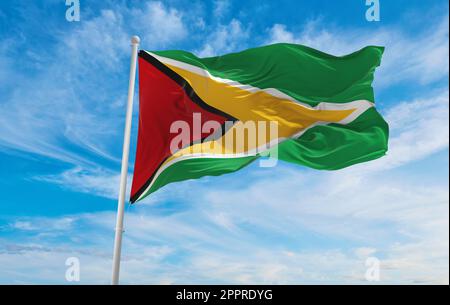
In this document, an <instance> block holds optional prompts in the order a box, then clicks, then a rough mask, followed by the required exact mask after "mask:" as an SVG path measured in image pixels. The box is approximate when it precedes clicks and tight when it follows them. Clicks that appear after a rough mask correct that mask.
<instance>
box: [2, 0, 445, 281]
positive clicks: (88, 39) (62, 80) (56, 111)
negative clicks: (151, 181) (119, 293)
mask: <svg viewBox="0 0 450 305" xmlns="http://www.w3.org/2000/svg"><path fill="white" fill-rule="evenodd" d="M64 2H65V1H63V0H47V1H33V2H30V1H26V2H24V1H12V0H2V1H1V3H0V84H1V86H0V169H1V171H0V188H1V193H2V197H1V199H0V283H67V282H66V281H65V277H64V275H65V270H66V266H65V261H66V259H67V258H68V257H73V256H74V257H78V258H79V259H80V263H81V283H108V282H109V280H110V269H111V253H112V246H113V235H114V231H113V230H114V217H115V209H116V204H117V202H116V197H117V190H118V175H119V170H120V158H121V150H122V137H123V125H124V116H125V102H126V94H127V82H128V69H129V55H130V54H129V53H130V49H129V38H130V36H131V35H133V34H138V35H140V37H141V40H142V44H141V47H142V48H143V49H150V50H161V49H184V50H188V51H192V52H194V53H196V54H198V55H202V56H211V55H218V54H225V53H228V52H233V51H238V50H242V49H245V48H249V47H255V46H260V45H264V44H269V43H273V42H281V41H283V42H292V43H300V44H306V45H308V46H311V47H315V48H318V49H320V50H322V51H325V52H329V53H332V54H335V55H343V54H347V53H350V52H353V51H355V50H357V49H359V48H361V47H362V46H365V45H368V44H377V45H383V46H385V47H386V52H385V54H384V57H383V61H382V65H381V67H380V68H379V69H378V70H377V73H376V76H375V78H376V80H375V84H374V87H375V92H376V102H377V108H378V110H379V111H380V112H381V113H382V114H383V115H384V116H385V117H386V119H387V121H388V122H389V124H390V127H391V138H390V151H389V154H388V155H387V156H386V157H384V158H382V159H379V160H376V161H373V162H369V163H366V164H362V165H358V166H354V167H351V168H348V169H345V170H341V171H336V172H322V171H314V170H310V169H307V168H302V167H298V166H291V165H287V164H283V163H279V164H278V166H277V167H276V168H270V169H264V168H259V167H257V164H255V165H254V166H250V167H248V168H246V169H244V170H242V171H239V172H237V173H234V174H229V175H226V176H222V177H214V178H208V177H206V178H202V179H199V180H195V181H186V182H181V183H177V184H173V185H170V186H168V187H166V188H164V189H162V190H160V191H158V192H157V193H155V194H153V195H152V196H149V198H147V199H146V200H145V201H144V202H142V203H139V204H136V205H133V206H127V208H126V216H125V235H124V245H123V258H124V260H123V265H122V273H121V279H122V282H124V283H181V284H183V283H266V284H272V283H368V282H367V281H366V280H365V278H364V274H365V272H366V266H365V261H366V259H367V257H370V256H375V257H377V258H378V259H379V260H380V261H381V283H448V280H449V273H448V269H449V268H448V255H449V235H448V232H449V216H448V215H449V210H448V207H449V190H448V175H449V173H448V156H449V155H448V154H449V151H448V141H449V134H448V127H449V119H448V117H449V99H448V81H449V79H448V64H449V62H448V55H449V49H448V18H449V17H448V2H447V1H426V2H425V1H418V0H417V1H410V0H408V1H407V0H396V1H387V0H380V7H381V20H380V21H379V22H367V20H366V19H365V11H366V9H367V7H366V6H365V1H362V0H361V1H356V0H345V1H325V0H320V1H299V0H297V1H286V0H283V1H280V0H279V1H253V0H250V1H245V5H243V2H242V1H195V0H189V1H184V0H173V1H92V0H91V1H83V0H81V1H80V3H81V20H80V21H79V22H67V20H66V19H65V12H66V9H67V7H66V6H65V4H64ZM136 101H137V100H136ZM135 106H136V107H135V111H134V117H133V119H134V121H133V128H132V137H131V162H130V176H129V177H130V178H131V169H132V164H133V162H132V161H133V157H134V151H135V147H136V135H137V124H136V123H137V120H136V119H137V102H136V103H135Z"/></svg>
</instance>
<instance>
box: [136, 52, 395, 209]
mask: <svg viewBox="0 0 450 305" xmlns="http://www.w3.org/2000/svg"><path fill="white" fill-rule="evenodd" d="M382 53H383V48H382V47H375V46H369V47H366V48H363V49H361V50H360V51H357V52H355V53H353V54H350V55H347V56H342V57H335V56H332V55H328V54H325V53H322V52H320V51H317V50H314V49H311V48H308V47H305V46H301V45H294V44H275V45H269V46H264V47H259V48H254V49H249V50H245V51H243V52H239V53H233V54H227V55H223V56H218V57H209V58H198V57H196V56H195V55H193V54H191V53H188V52H184V51H159V52H148V51H140V52H139V98H140V104H139V131H138V143H137V152H136V158H135V167H134V175H133V184H132V189H131V202H135V201H137V200H140V199H142V198H144V197H145V196H147V195H148V194H150V193H152V192H154V191H156V190H158V189H159V188H161V187H163V186H164V185H167V184H168V183H171V182H175V181H181V180H186V179H194V178H199V177H203V176H206V175H209V176H216V175H221V174H224V173H229V172H233V171H236V170H238V169H240V168H242V167H244V166H246V165H248V164H249V163H251V162H252V161H254V160H255V159H257V158H258V157H260V156H261V155H264V154H265V153H270V152H271V151H273V150H274V148H276V149H277V157H278V159H279V160H283V161H287V162H291V163H295V164H300V165H304V166H308V167H312V168H316V169H326V170H336V169H340V168H343V167H347V166H350V165H353V164H356V163H360V162H365V161H369V160H372V159H375V158H379V157H381V156H383V155H384V154H385V153H386V151H387V140H388V125H387V124H386V122H385V121H384V120H383V118H382V117H381V116H380V114H379V113H378V112H377V111H376V109H375V107H374V93H373V88H372V81H373V75H374V72H375V68H376V67H377V66H379V65H380V61H381V57H382ZM195 116H197V118H199V119H200V121H201V125H200V126H203V124H206V122H211V121H213V122H217V124H215V125H214V124H213V125H210V127H211V128H202V127H200V128H201V130H200V131H198V129H199V126H196V123H195V120H194V119H193V118H194V117H195ZM179 121H181V122H185V125H187V126H186V127H189V129H190V130H195V129H197V132H196V133H195V132H194V133H193V134H192V136H191V137H190V141H189V143H184V144H182V145H179V146H177V147H176V149H175V150H174V149H173V148H174V147H173V145H172V143H173V141H174V140H175V139H176V138H177V137H178V136H179V134H177V133H176V132H174V130H175V131H176V130H177V128H174V122H179ZM245 122H276V125H277V134H276V135H272V134H270V133H269V135H262V136H260V135H257V137H258V141H257V142H258V143H257V144H255V141H253V142H252V141H248V139H246V140H244V139H234V140H233V141H234V142H233V143H234V144H236V142H237V141H240V140H242V141H244V142H245V141H246V143H245V145H234V146H233V148H232V149H229V148H227V147H225V145H224V144H223V143H224V141H225V139H226V138H227V136H228V135H230V134H233V135H236V134H237V137H244V134H243V133H239V132H236V129H237V128H238V126H241V125H242V124H241V125H240V124H239V123H245ZM212 126H215V128H212ZM218 126H219V127H224V126H225V128H217V127H218ZM217 129H220V130H219V131H218V130H217ZM260 134H262V133H261V132H260ZM247 142H248V143H247ZM261 143H262V144H264V145H262V146H261ZM261 147H262V148H261Z"/></svg>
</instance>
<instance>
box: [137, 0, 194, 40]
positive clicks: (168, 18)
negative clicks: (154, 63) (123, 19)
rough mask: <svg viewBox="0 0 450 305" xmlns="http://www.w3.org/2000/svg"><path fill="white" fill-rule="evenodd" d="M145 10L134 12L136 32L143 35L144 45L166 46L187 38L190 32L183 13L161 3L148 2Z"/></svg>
mask: <svg viewBox="0 0 450 305" xmlns="http://www.w3.org/2000/svg"><path fill="white" fill-rule="evenodd" d="M144 7H145V8H144V9H143V10H140V9H134V10H132V19H133V20H136V22H137V26H135V30H136V31H138V32H141V33H143V37H142V38H143V43H144V45H150V46H165V45H167V44H173V43H174V42H176V41H179V40H181V39H183V38H185V37H186V35H187V33H188V30H187V27H186V25H185V24H184V22H183V15H182V13H181V12H180V11H179V10H177V9H175V8H168V7H167V6H165V5H164V4H163V3H161V2H159V1H158V2H148V3H147V4H146V5H145V6H144Z"/></svg>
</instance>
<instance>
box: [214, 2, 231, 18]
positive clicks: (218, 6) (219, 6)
mask: <svg viewBox="0 0 450 305" xmlns="http://www.w3.org/2000/svg"><path fill="white" fill-rule="evenodd" d="M230 7H231V3H230V1H229V0H215V1H214V9H213V14H214V17H216V18H222V17H223V16H224V15H225V14H226V13H228V11H229V10H230Z"/></svg>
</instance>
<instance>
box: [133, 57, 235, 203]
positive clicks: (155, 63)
mask: <svg viewBox="0 0 450 305" xmlns="http://www.w3.org/2000/svg"><path fill="white" fill-rule="evenodd" d="M139 57H140V58H142V59H145V60H146V61H147V62H148V63H150V64H151V65H153V66H154V67H155V68H156V69H158V70H159V71H161V72H162V73H164V74H165V75H167V76H168V77H169V78H171V79H172V80H173V81H174V82H176V83H177V84H178V85H179V86H180V87H181V88H182V89H183V90H184V92H185V93H186V95H187V96H189V98H190V99H191V100H192V101H193V102H194V103H195V104H197V105H198V106H200V107H201V108H203V109H204V110H206V111H208V112H211V113H214V114H217V115H220V116H222V117H224V118H226V119H227V120H228V121H233V122H236V121H238V119H236V118H234V117H232V116H231V115H229V114H227V113H225V112H223V111H221V110H219V109H217V108H214V107H212V106H210V105H208V104H207V103H205V102H204V101H203V100H202V99H201V98H200V97H199V96H198V95H197V93H195V91H194V89H193V88H192V87H191V85H190V84H189V83H188V82H187V81H186V80H185V79H184V78H183V77H182V76H181V75H179V74H178V73H176V72H175V71H173V70H172V69H170V68H169V67H167V66H166V65H164V64H163V63H162V62H160V61H159V60H157V59H156V58H155V57H153V56H151V55H150V54H148V53H147V52H146V51H144V50H140V51H139ZM223 125H224V124H222V132H221V134H222V136H223V135H224V134H225V132H226V130H225V128H223ZM203 141H204V139H202V140H200V141H192V142H191V143H190V144H189V145H188V146H187V147H189V146H192V145H193V144H195V142H197V143H198V142H203ZM169 157H170V156H169ZM169 157H166V158H164V160H163V161H162V162H161V163H160V164H159V165H158V167H157V168H156V169H155V171H154V172H153V174H152V175H151V176H150V178H149V179H148V180H147V181H146V182H145V183H144V185H143V186H141V188H140V189H139V190H138V191H137V192H136V193H135V194H134V195H132V196H131V197H130V202H131V203H135V202H136V200H138V198H139V197H140V196H141V195H142V194H143V193H144V192H145V190H146V189H147V188H148V186H149V185H150V183H151V182H152V181H153V178H154V177H155V175H156V173H157V172H158V170H159V169H160V168H161V166H162V165H163V164H164V162H166V160H167V159H168V158H169Z"/></svg>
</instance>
